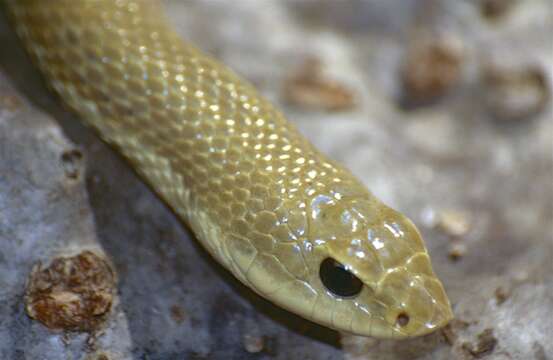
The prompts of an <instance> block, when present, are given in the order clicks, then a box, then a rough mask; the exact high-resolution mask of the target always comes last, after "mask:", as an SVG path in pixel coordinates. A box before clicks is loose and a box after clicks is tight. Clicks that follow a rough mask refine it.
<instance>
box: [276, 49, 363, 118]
mask: <svg viewBox="0 0 553 360" xmlns="http://www.w3.org/2000/svg"><path fill="white" fill-rule="evenodd" d="M284 97H285V98H286V101H287V102H288V103H290V104H292V105H295V106H298V107H302V108H310V109H316V110H325V111H343V110H348V109H351V108H353V107H354V106H355V96H354V94H353V92H352V91H351V90H350V89H348V88H347V87H346V86H345V85H343V84H342V83H340V82H338V81H336V80H332V79H329V78H328V77H327V76H326V75H325V74H324V73H323V66H322V64H321V62H320V61H319V60H318V59H315V58H311V59H308V60H306V61H305V63H304V64H303V65H302V66H301V67H300V68H299V70H297V71H296V72H294V73H293V74H292V75H291V76H290V77H289V78H288V79H287V80H286V82H285V84H284Z"/></svg>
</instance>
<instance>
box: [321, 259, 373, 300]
mask: <svg viewBox="0 0 553 360" xmlns="http://www.w3.org/2000/svg"><path fill="white" fill-rule="evenodd" d="M319 276H320V278H321V281H322V282H323V285H324V286H325V287H326V288H327V289H328V290H329V291H330V292H331V293H333V294H334V295H336V296H340V297H353V296H356V295H358V294H359V293H360V292H361V289H362V288H363V282H362V281H361V280H359V278H358V277H357V276H355V275H353V274H352V273H351V272H349V271H348V270H347V269H346V268H345V266H344V265H342V264H340V263H339V262H338V261H336V260H334V259H332V258H326V259H324V260H323V262H322V263H321V267H320V269H319Z"/></svg>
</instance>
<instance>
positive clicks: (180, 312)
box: [170, 305, 186, 324]
mask: <svg viewBox="0 0 553 360" xmlns="http://www.w3.org/2000/svg"><path fill="white" fill-rule="evenodd" d="M170 310H171V317H172V318H173V320H174V321H175V322H176V323H177V324H182V323H183V322H184V320H186V312H185V311H184V309H183V308H182V307H181V306H180V305H172V306H171V309H170Z"/></svg>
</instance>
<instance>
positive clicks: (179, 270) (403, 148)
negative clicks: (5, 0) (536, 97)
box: [0, 0, 553, 360]
mask: <svg viewBox="0 0 553 360" xmlns="http://www.w3.org/2000/svg"><path fill="white" fill-rule="evenodd" d="M230 4H231V3H230V2H228V3H227V2H179V1H168V2H167V4H166V5H167V6H168V9H169V14H170V16H171V18H172V20H173V21H174V23H175V24H176V26H177V27H178V29H179V32H181V33H182V34H183V35H184V36H186V37H187V38H188V39H190V40H191V41H193V42H194V43H196V44H198V45H199V46H200V47H201V48H203V49H205V50H207V51H209V52H211V53H213V54H214V55H216V56H217V57H219V58H220V59H222V60H223V61H224V62H225V63H227V64H228V65H230V66H231V67H233V68H235V69H236V70H237V71H239V72H240V73H241V74H243V75H244V76H246V77H247V78H248V79H250V80H251V81H253V82H254V83H255V84H256V85H257V86H258V87H259V88H260V90H261V91H262V92H263V93H264V94H266V95H267V96H268V97H269V98H270V99H271V100H273V101H274V102H276V103H277V105H278V106H279V107H281V108H282V109H283V110H284V112H285V113H286V114H287V115H288V118H289V119H291V120H292V121H294V122H295V123H296V124H297V125H298V126H299V127H300V129H301V130H302V132H304V133H305V134H306V136H307V137H308V138H310V139H311V140H312V141H313V142H315V144H316V145H318V147H319V148H320V149H321V150H323V151H324V152H325V153H327V154H329V155H330V156H331V157H333V158H334V159H337V160H339V161H342V162H344V163H345V164H346V165H347V166H348V167H349V168H350V169H352V171H353V172H354V173H355V174H356V175H358V176H359V177H360V178H361V179H362V180H363V181H364V182H365V183H366V184H367V185H368V186H369V188H371V189H372V191H373V192H375V193H376V194H377V195H378V196H379V197H381V198H382V199H383V200H385V201H387V202H388V203H390V204H391V205H393V206H395V207H396V208H398V209H400V210H403V211H405V212H406V213H407V214H408V215H409V216H410V217H411V218H413V219H414V220H415V221H416V222H417V223H418V224H419V225H420V226H421V228H422V229H421V230H422V232H423V234H424V236H425V238H426V242H427V245H428V246H429V248H430V252H431V255H432V257H433V263H434V266H435V270H436V272H437V273H438V274H439V275H440V277H441V278H442V280H443V282H444V285H445V287H446V290H447V291H448V293H449V295H450V297H451V299H452V302H453V305H454V312H455V314H456V317H457V321H456V322H455V323H454V324H453V325H452V327H451V328H450V329H448V330H447V331H446V332H440V333H438V334H435V335H433V336H429V337H426V338H423V339H415V340H409V341H405V342H401V343H399V344H398V343H393V342H386V341H382V342H376V341H372V340H367V339H359V338H353V337H348V336H344V337H342V344H343V346H342V349H339V348H338V347H339V345H340V342H339V341H338V338H339V335H338V334H336V333H334V332H332V331H330V330H327V329H323V328H321V327H316V326H314V325H312V324H310V323H306V322H304V321H303V320H301V319H299V318H296V317H294V316H291V315H290V314H289V313H287V312H285V311H282V310H279V309H277V308H275V307H273V306H272V305H270V304H268V303H267V302H265V301H263V300H261V299H260V298H259V297H257V296H255V295H254V294H252V293H251V292H249V291H247V290H246V289H244V288H243V287H242V286H240V285H239V284H238V283H237V282H236V281H235V280H233V279H232V278H231V277H230V276H228V274H226V272H224V271H223V270H222V269H221V268H220V267H218V266H217V265H216V264H214V262H213V261H211V260H210V259H209V257H208V256H206V254H205V253H204V252H203V250H201V249H200V248H199V247H198V246H197V245H196V244H195V243H194V242H193V241H190V240H191V239H190V235H189V233H188V232H187V230H186V229H185V228H183V227H182V225H180V224H179V223H178V221H177V220H176V219H175V217H174V215H173V214H172V213H171V212H170V211H169V210H168V209H167V208H166V207H164V206H163V205H162V204H161V203H160V202H159V201H158V200H157V199H156V197H155V196H154V195H153V194H152V193H151V192H150V191H149V189H148V188H147V187H146V186H145V185H143V184H142V183H141V182H140V181H139V180H138V178H137V177H136V176H135V175H134V174H133V173H132V171H131V170H130V169H129V167H128V166H127V165H126V164H124V163H123V162H122V161H121V160H120V158H119V157H118V156H117V155H116V154H115V153H114V152H113V151H111V150H110V149H108V148H107V147H106V146H105V145H103V144H102V143H101V142H100V141H99V140H98V139H97V138H96V137H95V136H94V134H92V133H91V132H90V131H89V130H87V129H86V128H84V127H82V126H81V125H80V124H79V123H78V121H77V120H76V119H75V117H74V116H72V115H71V114H68V113H67V112H66V111H64V110H63V109H61V108H60V107H59V105H57V104H58V103H57V101H56V99H55V98H53V97H52V96H51V95H50V93H48V92H47V91H46V90H45V89H44V87H43V85H42V83H41V81H40V78H39V77H37V76H36V73H35V72H34V71H33V70H32V68H31V67H30V65H29V64H28V62H27V60H26V58H25V57H24V56H23V55H22V52H21V49H20V48H19V47H18V45H17V42H16V39H14V38H13V35H12V34H11V33H10V32H9V31H8V30H7V27H6V24H5V22H4V21H2V22H1V25H0V36H1V37H0V41H1V45H2V48H3V49H10V51H2V52H1V53H0V65H1V71H2V73H3V74H4V75H3V77H2V78H0V88H1V92H2V94H1V95H2V101H1V102H0V103H1V104H2V105H1V109H0V112H1V113H0V126H1V131H0V140H1V141H0V175H1V178H0V182H2V185H1V190H0V201H1V204H2V205H0V213H1V217H0V221H2V226H1V228H0V244H2V245H0V256H1V259H2V261H0V266H2V269H1V271H0V282H1V283H2V287H1V290H0V291H2V292H0V302H1V304H2V306H1V307H0V309H1V310H0V311H2V314H0V315H1V316H0V357H7V358H15V359H18V358H31V359H32V358H41V355H39V354H46V353H47V354H49V355H50V356H49V357H48V358H65V357H66V355H67V354H75V357H76V358H79V357H80V358H84V357H85V356H88V355H90V354H98V353H100V352H105V354H107V355H106V356H108V357H109V358H114V359H116V358H118V357H123V358H125V356H129V355H128V354H129V353H127V352H126V351H131V353H132V354H133V355H134V357H135V358H151V359H171V358H179V357H181V358H210V359H219V358H237V359H238V358H240V359H243V358H246V359H247V358H252V359H260V358H281V359H290V358H291V359H306V358H307V359H309V358H312V359H324V358H329V359H340V358H347V359H405V358H414V357H416V358H419V359H471V358H473V357H474V355H473V354H472V353H471V351H467V349H472V350H473V353H476V352H475V351H476V350H478V349H480V348H484V347H485V346H489V345H486V344H489V343H490V342H489V341H490V340H486V341H487V342H484V343H481V342H482V340H481V339H482V336H481V335H482V334H488V335H486V336H488V337H489V334H490V332H486V329H492V332H491V336H493V338H494V339H495V340H496V342H495V345H494V346H493V347H492V349H491V350H490V351H489V352H487V353H486V354H485V356H487V357H485V358H489V359H521V360H522V359H534V358H535V359H548V358H551V357H552V356H553V348H552V345H551V342H550V337H551V334H553V324H552V321H548V319H551V318H553V314H552V312H553V310H552V309H553V283H552V281H551V276H550V274H551V263H550V259H551V257H552V256H553V250H552V247H553V238H552V237H553V234H552V228H551V221H552V218H553V194H552V193H553V188H552V186H551V180H552V176H553V173H552V171H553V168H552V167H553V164H552V158H551V157H552V154H553V124H552V121H551V119H552V118H553V116H552V113H551V103H550V102H549V105H548V106H546V107H545V108H544V110H543V111H542V112H541V113H539V114H537V115H536V116H534V117H533V118H531V119H525V120H522V121H520V120H517V122H516V123H510V122H502V121H498V119H494V118H493V116H491V114H489V113H488V112H487V110H486V106H485V104H484V103H483V97H482V96H481V95H482V91H483V90H482V88H481V87H480V85H479V84H480V81H479V76H480V71H481V69H482V66H483V64H484V65H485V64H488V63H490V62H507V63H508V64H507V65H509V66H515V67H516V66H518V64H528V63H530V64H532V65H534V64H536V65H537V66H538V67H540V68H541V69H542V70H543V71H544V73H545V75H546V79H547V82H548V84H549V86H551V82H552V75H551V74H552V71H553V62H552V59H553V50H552V48H551V45H550V39H549V38H548V34H550V33H551V31H552V29H553V24H551V16H549V17H547V14H548V9H547V1H537V0H536V1H531V2H515V5H513V6H512V8H511V9H510V10H509V12H508V13H506V14H504V15H503V16H502V18H501V19H498V20H495V21H494V22H493V23H489V22H488V21H487V20H486V19H485V18H482V17H481V15H480V13H479V11H480V10H479V8H478V7H477V6H474V5H473V3H472V2H456V1H450V2H445V1H423V2H415V1H400V0H395V1H386V2H378V1H369V0H367V1H353V2H351V5H350V6H343V4H338V3H336V2H333V1H322V2H319V1H291V2H280V1H264V2H256V1H240V2H232V5H230ZM549 14H550V12H549ZM207 17H209V19H210V20H209V21H208V22H206V20H205V19H206V18H207ZM206 24H207V25H209V26H206ZM252 29H255V31H252ZM428 30H433V31H444V32H447V33H454V34H455V36H456V37H457V38H460V39H461V41H462V42H463V43H464V46H465V49H466V51H467V52H466V56H465V63H464V64H463V66H464V68H463V77H462V80H461V82H460V84H459V85H458V88H457V89H456V90H455V91H453V92H452V93H450V94H448V95H447V97H446V98H444V99H442V100H441V102H439V103H437V104H432V105H431V106H430V105H429V106H426V107H420V108H414V109H409V110H401V108H400V107H399V104H398V99H399V97H400V93H401V89H400V82H399V81H398V69H399V65H400V64H401V61H402V56H403V54H404V52H405V49H406V48H407V47H406V45H407V44H408V42H409V41H410V39H411V38H412V37H413V36H418V35H417V34H418V33H419V31H422V32H423V33H426V31H428ZM308 57H316V58H317V59H318V60H319V61H320V62H321V63H322V64H323V67H324V68H323V70H324V71H326V73H327V75H328V76H329V77H330V78H332V79H335V80H336V81H340V82H342V83H343V84H345V86H347V87H348V88H349V89H351V90H352V91H354V92H355V93H356V95H357V96H356V100H357V103H358V104H357V106H356V107H355V108H353V109H351V110H349V111H347V112H336V113H324V112H316V111H312V110H309V111H307V110H303V109H301V108H298V107H286V104H285V101H284V100H285V97H284V96H283V95H282V92H281V91H282V88H283V83H284V80H285V79H286V78H287V77H288V76H289V75H290V71H291V69H294V68H296V67H297V66H299V64H302V63H303V62H304V60H305V59H306V58H308ZM521 66H522V65H521ZM14 88H16V89H17V92H18V93H19V94H20V95H21V99H23V100H20V101H19V102H21V104H20V106H19V108H18V105H14V104H17V103H18V100H13V99H16V98H15V97H14V96H16V92H15V91H14V90H13V89H14ZM27 101H28V102H30V103H33V104H34V106H36V107H38V108H40V109H41V111H42V112H45V113H48V114H49V115H50V116H51V117H53V118H54V119H55V120H56V121H57V123H58V124H60V125H61V126H62V128H63V130H64V132H65V133H66V134H67V135H68V136H69V137H70V138H71V139H72V140H73V141H74V142H75V143H77V144H79V147H80V148H81V149H82V150H83V152H84V153H85V155H86V156H85V157H86V159H87V160H86V164H87V165H86V166H87V173H86V185H87V191H88V198H89V201H90V204H91V207H92V210H93V213H94V218H95V221H96V224H97V225H96V229H97V230H96V232H97V238H98V239H99V244H98V243H97V242H96V240H94V239H95V237H96V236H95V235H93V234H94V230H93V227H92V218H91V217H90V216H89V214H88V210H84V211H77V210H75V209H73V208H72V207H76V209H80V208H82V207H84V208H85V209H87V207H88V205H87V198H86V196H85V195H84V192H82V187H81V190H79V191H81V192H80V195H79V194H75V193H74V192H73V193H69V194H68V193H67V191H65V190H64V191H61V190H59V189H60V188H64V187H65V185H61V184H66V183H67V182H69V183H72V182H73V183H74V182H75V180H72V176H69V177H67V173H69V174H73V173H74V169H73V165H71V162H70V164H66V165H60V160H59V159H60V156H61V155H60V154H62V153H63V152H64V151H66V150H69V151H71V149H73V147H72V146H71V145H69V143H68V142H66V140H64V139H63V137H61V135H60V133H59V130H56V129H57V128H56V126H55V125H54V123H53V122H51V121H50V120H45V119H44V115H39V114H38V113H37V112H36V111H35V110H29V109H28V105H27ZM14 107H15V108H18V109H16V110H15V111H14V110H10V109H13V108H14ZM45 129H51V130H48V131H46V132H47V133H49V132H52V131H53V132H54V133H55V136H45V135H44V133H45ZM22 134H24V135H22ZM18 136H24V137H18ZM60 143H61V144H64V145H59V144H60ZM52 147H53V149H54V150H48V149H51V148H52ZM14 154H15V155H14ZM6 174H9V176H8V175H6ZM79 181H80V180H79ZM77 183H78V181H77ZM72 186H74V187H79V186H80V185H72ZM37 189H39V190H37ZM40 189H43V190H40ZM52 189H54V190H52ZM56 189H58V190H56ZM52 199H54V200H55V201H53V200H52ZM20 204H25V206H22V205H20ZM64 204H65V205H64ZM60 206H61V208H60ZM60 209H61V210H60ZM63 209H65V210H63ZM72 209H73V210H72ZM452 211H454V212H456V213H460V214H464V216H465V217H466V219H465V225H464V226H463V229H464V230H463V231H456V230H451V229H457V228H456V227H455V226H453V227H452V226H451V225H447V222H445V223H444V221H443V216H442V214H444V213H450V212H452ZM68 214H73V215H72V216H74V217H73V218H71V217H69V216H68ZM79 224H84V225H79ZM18 229H19V230H18ZM17 234H18V235H17ZM44 234H50V236H48V237H49V238H55V240H56V241H55V242H52V243H51V242H45V241H42V240H43V238H44V237H45V236H44ZM16 235H17V236H16ZM16 237H17V238H19V239H20V240H19V241H14V240H13V239H15V238H16ZM83 237H84V238H87V239H88V240H86V241H84V243H83V242H82V240H81V239H82V238H83ZM75 239H78V240H75ZM459 244H462V245H463V246H464V247H465V248H466V252H465V253H464V254H463V255H462V256H461V257H459V258H458V260H456V261H452V260H451V258H450V256H449V255H450V252H451V247H452V246H454V245H459ZM39 245H40V246H39ZM100 245H101V246H102V247H103V248H104V250H105V252H106V253H107V255H108V256H109V257H110V259H111V260H112V261H113V263H114V265H115V268H116V271H117V273H118V276H119V294H120V299H119V303H118V305H117V306H116V307H115V308H114V310H113V313H112V316H111V318H110V319H109V321H108V327H107V328H108V329H114V330H110V331H106V332H105V333H104V334H103V335H101V336H99V337H98V339H99V341H98V343H99V344H100V345H99V346H98V345H96V348H95V349H90V348H88V347H87V346H86V344H85V341H86V339H87V337H89V335H88V334H77V335H71V336H69V337H64V336H63V335H62V334H60V333H52V332H51V331H50V330H47V329H46V328H44V327H43V326H42V325H40V324H38V323H36V322H33V321H31V320H30V319H28V318H27V317H26V316H25V314H24V307H23V302H22V296H23V294H24V291H25V279H26V277H27V275H28V274H29V272H30V269H31V268H32V266H33V265H34V264H35V263H36V262H37V261H38V260H43V261H47V260H48V259H50V258H51V257H52V256H55V255H57V254H58V253H59V251H58V250H59V249H60V248H62V249H66V248H70V249H73V248H77V249H82V248H83V247H85V248H86V247H93V248H98V247H99V246H100ZM6 284H7V285H6ZM252 338H253V339H259V338H261V339H262V343H263V350H261V351H259V352H257V350H258V349H259V347H260V345H259V343H258V342H256V344H255V346H252ZM256 341H259V340H256ZM248 349H249V350H250V352H249V351H248ZM252 349H254V351H251V350H252ZM77 354H78V355H77ZM90 356H92V355H90Z"/></svg>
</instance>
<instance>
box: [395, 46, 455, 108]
mask: <svg viewBox="0 0 553 360" xmlns="http://www.w3.org/2000/svg"><path fill="white" fill-rule="evenodd" d="M463 60H464V56H463V51H462V49H461V46H460V43H459V41H458V40H457V39H451V38H445V37H444V38H440V37H436V38H434V37H424V36H423V37H421V38H419V39H415V41H413V43H412V45H411V46H410V47H409V48H408V49H407V52H406V54H405V57H404V59H403V64H402V66H401V69H400V80H401V83H402V86H403V89H402V94H401V95H402V102H403V103H404V105H405V106H415V105H423V104H427V103H431V102H434V101H435V100H437V99H439V98H441V97H442V96H444V95H445V94H446V93H447V92H448V91H449V90H451V89H452V88H453V87H454V86H455V85H457V84H458V83H459V82H460V79H461V73H462V67H463Z"/></svg>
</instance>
